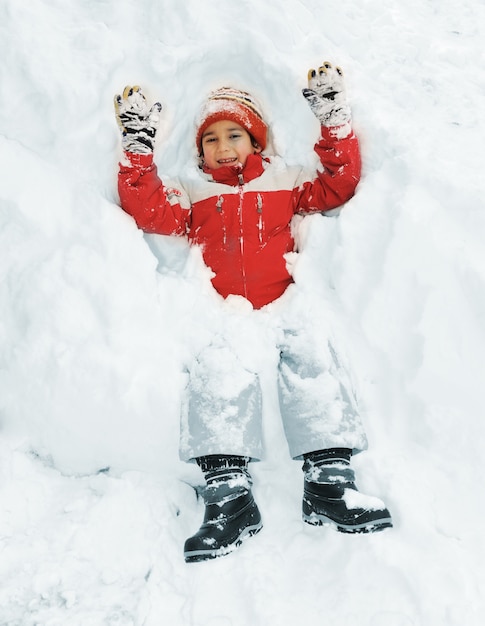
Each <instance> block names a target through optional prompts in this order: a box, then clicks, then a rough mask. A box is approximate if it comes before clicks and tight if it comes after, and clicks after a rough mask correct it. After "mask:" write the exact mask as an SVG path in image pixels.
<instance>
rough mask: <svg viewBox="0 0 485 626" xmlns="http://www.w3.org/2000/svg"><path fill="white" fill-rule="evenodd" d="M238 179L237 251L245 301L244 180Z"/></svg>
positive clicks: (240, 177) (246, 295)
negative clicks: (239, 258)
mask: <svg viewBox="0 0 485 626" xmlns="http://www.w3.org/2000/svg"><path fill="white" fill-rule="evenodd" d="M238 179H239V209H238V212H237V213H238V218H239V250H240V253H241V271H242V281H243V288H244V297H245V298H246V299H247V297H248V286H247V281H246V267H245V262H244V233H243V203H244V189H243V186H244V178H243V175H242V174H238Z"/></svg>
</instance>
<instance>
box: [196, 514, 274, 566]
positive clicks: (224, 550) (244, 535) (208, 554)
mask: <svg viewBox="0 0 485 626" xmlns="http://www.w3.org/2000/svg"><path fill="white" fill-rule="evenodd" d="M262 528H263V524H262V523H261V522H259V523H258V524H254V526H246V528H244V530H243V531H242V532H241V534H240V535H239V537H238V538H237V539H236V541H233V542H232V543H230V544H228V545H227V546H222V547H221V548H218V549H217V550H210V549H208V550H194V551H192V552H185V553H184V558H185V562H186V563H196V562H198V561H209V560H210V559H217V558H218V557H220V556H226V555H227V554H231V552H234V550H236V549H237V548H239V546H240V545H241V544H242V542H243V541H245V540H246V539H248V538H249V537H252V536H253V535H256V534H257V533H259V531H260V530H261V529H262Z"/></svg>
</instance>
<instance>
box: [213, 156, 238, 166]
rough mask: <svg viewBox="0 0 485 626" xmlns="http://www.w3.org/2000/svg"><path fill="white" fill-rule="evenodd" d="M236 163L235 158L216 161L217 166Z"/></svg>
mask: <svg viewBox="0 0 485 626" xmlns="http://www.w3.org/2000/svg"><path fill="white" fill-rule="evenodd" d="M235 161H237V157H233V158H232V159H218V160H217V162H218V163H219V165H229V164H230V163H234V162H235Z"/></svg>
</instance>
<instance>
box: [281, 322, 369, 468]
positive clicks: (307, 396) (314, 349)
mask: <svg viewBox="0 0 485 626" xmlns="http://www.w3.org/2000/svg"><path fill="white" fill-rule="evenodd" d="M319 339H320V341H319ZM280 348H281V358H280V363H279V369H278V388H279V398H280V410H281V417H282V420H283V425H284V428H285V433H286V438H287V440H288V445H289V448H290V454H291V456H292V457H293V458H298V457H302V455H303V454H305V453H306V452H309V451H311V450H323V449H327V448H350V449H351V450H354V451H360V450H364V449H365V448H366V447H367V439H366V435H365V432H364V428H363V425H362V421H361V419H360V416H359V413H358V411H357V407H356V402H355V399H354V394H353V391H352V388H351V385H350V379H349V376H348V375H347V372H346V371H345V369H344V368H343V367H342V365H341V363H340V362H339V360H338V357H337V353H336V351H335V349H334V348H333V346H332V344H331V343H330V341H329V340H328V339H322V338H321V337H320V338H319V337H318V333H317V334H316V335H315V336H312V333H311V326H310V327H309V326H308V325H307V326H306V327H305V328H302V327H300V328H297V329H291V330H287V331H286V332H285V335H284V341H283V342H282V345H281V346H280Z"/></svg>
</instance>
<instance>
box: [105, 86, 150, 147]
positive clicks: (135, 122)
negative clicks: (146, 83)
mask: <svg viewBox="0 0 485 626" xmlns="http://www.w3.org/2000/svg"><path fill="white" fill-rule="evenodd" d="M114 103H115V114H116V121H117V122H118V126H119V127H120V129H121V132H122V139H121V141H122V145H123V150H125V151H126V152H134V153H135V154H150V153H151V152H153V146H154V142H155V134H156V132H157V128H158V123H159V121H160V111H161V110H162V105H161V104H160V102H156V103H155V104H154V105H153V106H152V108H151V109H148V105H147V102H146V99H145V96H144V95H143V94H142V92H141V89H140V87H137V86H135V87H125V89H124V90H123V95H122V96H119V95H116V96H115V99H114Z"/></svg>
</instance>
